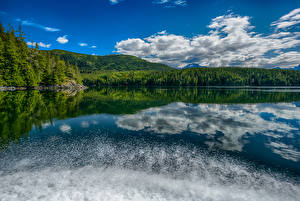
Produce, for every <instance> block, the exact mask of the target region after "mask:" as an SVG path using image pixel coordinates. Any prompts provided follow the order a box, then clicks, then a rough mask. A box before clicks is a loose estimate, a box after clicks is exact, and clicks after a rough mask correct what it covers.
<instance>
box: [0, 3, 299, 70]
mask: <svg viewBox="0 0 300 201" xmlns="http://www.w3.org/2000/svg"><path fill="white" fill-rule="evenodd" d="M299 8H300V0H284V1H283V0H260V1H259V0H242V1H241V0H226V1H225V0H85V1H79V0H78V1H74V0H73V1H71V0H67V1H62V0H60V1H57V0H51V1H50V0H43V1H40V0H28V1H20V0H18V1H17V0H2V1H1V6H0V21H1V22H2V23H3V24H4V26H5V27H7V25H8V24H11V25H13V26H14V27H17V26H18V25H19V24H21V25H22V27H23V31H24V32H25V34H26V41H27V42H28V44H29V45H30V44H33V43H34V42H37V43H39V44H40V46H43V47H41V48H42V49H64V50H69V51H74V52H80V53H86V54H96V55H105V54H116V53H122V54H131V55H136V56H139V57H141V58H145V59H148V60H150V61H155V62H162V63H166V64H169V65H171V66H174V67H183V66H185V65H187V64H191V63H193V64H198V65H205V66H228V65H236V66H250V67H251V66H259V67H275V66H282V67H292V66H296V65H299V64H300V41H299V40H300V33H299V32H300V18H299V16H300V9H299ZM298 58H299V59H298Z"/></svg>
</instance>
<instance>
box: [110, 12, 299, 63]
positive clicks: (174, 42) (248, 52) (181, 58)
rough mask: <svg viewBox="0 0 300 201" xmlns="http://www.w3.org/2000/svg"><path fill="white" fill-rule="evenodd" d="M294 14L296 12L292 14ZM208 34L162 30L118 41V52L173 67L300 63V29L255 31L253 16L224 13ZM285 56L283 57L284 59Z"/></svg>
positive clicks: (216, 19) (217, 18)
mask: <svg viewBox="0 0 300 201" xmlns="http://www.w3.org/2000/svg"><path fill="white" fill-rule="evenodd" d="M293 16H295V15H293ZM208 28H209V29H210V31H209V33H208V34H206V35H197V36H195V37H192V38H187V37H184V36H181V35H175V34H168V33H167V32H166V31H163V32H159V33H157V34H154V35H152V36H150V37H146V38H131V39H127V40H123V41H120V42H118V43H117V44H116V46H115V47H116V49H117V52H119V53H122V54H129V55H135V56H138V57H141V58H144V59H147V60H149V61H153V62H161V63H165V64H168V65H171V66H174V67H183V66H185V65H187V64H191V63H194V64H199V65H201V66H213V67H219V66H247V67H266V68H270V67H277V66H279V65H281V66H282V67H293V66H297V65H299V64H300V52H299V51H296V50H295V49H294V50H292V48H296V47H299V44H300V32H285V31H282V32H274V33H272V34H269V35H263V34H259V33H255V32H253V31H252V30H253V28H254V26H252V25H251V24H250V17H248V16H244V17H243V16H238V15H232V14H230V15H224V16H219V17H216V18H214V19H213V20H212V21H211V23H210V24H209V25H208ZM282 59H284V60H282Z"/></svg>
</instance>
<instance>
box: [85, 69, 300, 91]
mask: <svg viewBox="0 0 300 201" xmlns="http://www.w3.org/2000/svg"><path fill="white" fill-rule="evenodd" d="M82 77H83V83H84V84H85V85H87V86H95V87H99V86H127V85H131V86H300V71H293V70H280V69H262V68H238V67H224V68H191V69H183V70H177V69H174V70H170V71H97V72H93V73H83V74H82Z"/></svg>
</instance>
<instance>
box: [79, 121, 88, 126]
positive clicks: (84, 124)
mask: <svg viewBox="0 0 300 201" xmlns="http://www.w3.org/2000/svg"><path fill="white" fill-rule="evenodd" d="M80 125H81V127H82V128H88V127H89V126H90V124H89V122H87V121H82V122H81V123H80Z"/></svg>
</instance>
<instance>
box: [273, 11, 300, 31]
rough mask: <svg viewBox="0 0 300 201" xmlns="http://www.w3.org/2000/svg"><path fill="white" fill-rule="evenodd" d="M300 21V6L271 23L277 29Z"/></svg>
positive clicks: (288, 26) (285, 27)
mask: <svg viewBox="0 0 300 201" xmlns="http://www.w3.org/2000/svg"><path fill="white" fill-rule="evenodd" d="M299 23H300V8H297V9H295V10H292V11H291V12H289V13H288V14H286V15H284V16H282V17H281V18H280V19H279V20H278V21H276V22H273V23H272V24H271V25H272V26H275V27H276V28H277V29H287V28H290V27H291V26H293V25H296V24H299Z"/></svg>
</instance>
